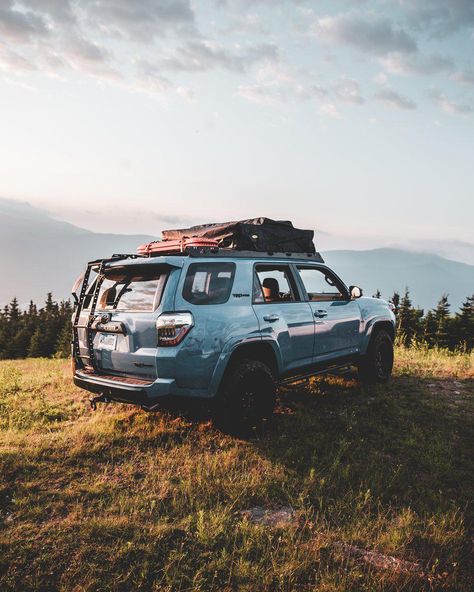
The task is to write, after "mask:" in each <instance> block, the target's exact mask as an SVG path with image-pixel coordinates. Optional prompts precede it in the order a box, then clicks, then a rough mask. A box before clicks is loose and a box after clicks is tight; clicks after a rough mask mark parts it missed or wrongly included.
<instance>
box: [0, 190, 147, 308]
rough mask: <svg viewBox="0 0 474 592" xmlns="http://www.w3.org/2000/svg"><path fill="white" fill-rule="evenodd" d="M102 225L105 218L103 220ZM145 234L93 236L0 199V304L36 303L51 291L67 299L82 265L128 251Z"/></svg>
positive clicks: (24, 204) (18, 203) (28, 206)
mask: <svg viewBox="0 0 474 592" xmlns="http://www.w3.org/2000/svg"><path fill="white" fill-rule="evenodd" d="M103 225H104V228H107V220H106V219H104V224H103ZM150 240H153V238H152V237H149V236H141V235H120V234H99V233H94V232H90V231H88V230H84V229H83V228H78V227H77V226H74V225H72V224H68V223H67V222H60V221H58V220H54V219H53V218H51V217H50V216H49V215H48V214H47V212H44V211H43V210H39V209H37V208H34V207H32V206H30V205H29V204H27V203H21V202H17V201H12V200H6V199H1V198H0V305H4V304H5V303H6V302H8V301H10V300H11V299H12V298H13V296H16V297H17V298H18V300H19V301H20V303H21V304H23V305H24V304H26V303H27V302H28V301H29V300H30V299H32V300H34V301H36V302H42V301H43V300H44V298H45V295H46V293H47V292H50V291H52V292H53V296H54V297H55V298H57V299H60V298H68V297H69V296H70V287H71V286H72V284H73V283H74V280H75V279H76V278H77V276H79V274H80V273H82V271H83V270H84V263H85V262H87V261H91V260H92V259H98V258H100V257H107V256H109V255H111V254H112V253H127V252H128V253H134V252H135V251H136V248H137V245H139V244H141V243H144V242H148V241H150Z"/></svg>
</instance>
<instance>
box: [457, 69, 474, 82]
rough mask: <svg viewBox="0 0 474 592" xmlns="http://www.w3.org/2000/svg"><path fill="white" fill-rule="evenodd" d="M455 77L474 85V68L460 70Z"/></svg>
mask: <svg viewBox="0 0 474 592" xmlns="http://www.w3.org/2000/svg"><path fill="white" fill-rule="evenodd" d="M453 78H454V80H457V81H458V82H460V83H461V84H467V85H474V70H460V71H459V72H456V74H454V76H453Z"/></svg>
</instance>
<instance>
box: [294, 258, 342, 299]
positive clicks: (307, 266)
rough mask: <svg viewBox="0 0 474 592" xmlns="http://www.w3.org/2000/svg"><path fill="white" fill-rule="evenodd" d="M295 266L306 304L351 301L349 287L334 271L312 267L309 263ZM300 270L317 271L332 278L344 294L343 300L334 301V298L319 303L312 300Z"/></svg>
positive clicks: (323, 267)
mask: <svg viewBox="0 0 474 592" xmlns="http://www.w3.org/2000/svg"><path fill="white" fill-rule="evenodd" d="M293 266H294V268H295V273H296V275H297V279H298V282H299V285H300V289H301V291H302V293H303V296H304V299H305V301H306V302H312V303H316V302H345V301H350V300H351V296H350V293H349V289H348V287H347V286H346V284H345V283H344V282H343V281H342V280H341V278H340V277H339V276H338V275H337V274H335V273H334V271H332V269H329V267H325V266H324V265H311V264H307V263H301V264H300V263H293ZM299 269H316V270H317V271H319V272H321V273H323V274H324V275H328V276H329V277H331V278H332V279H333V280H334V283H335V284H336V287H337V288H338V289H339V290H340V292H341V294H342V299H341V300H334V299H333V298H331V299H328V300H319V301H316V300H311V299H310V298H309V296H308V291H307V290H306V286H305V285H304V282H303V278H302V277H301V274H300V273H299V271H298V270H299ZM341 288H342V289H341Z"/></svg>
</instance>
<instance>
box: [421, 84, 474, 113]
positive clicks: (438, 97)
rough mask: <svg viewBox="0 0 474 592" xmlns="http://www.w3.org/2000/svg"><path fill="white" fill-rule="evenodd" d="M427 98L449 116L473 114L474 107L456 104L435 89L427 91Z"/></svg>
mask: <svg viewBox="0 0 474 592" xmlns="http://www.w3.org/2000/svg"><path fill="white" fill-rule="evenodd" d="M428 96H429V97H431V98H432V99H433V100H434V101H435V103H437V105H438V106H439V107H440V108H441V109H442V110H443V111H444V112H445V113H448V114H449V115H470V114H471V113H473V112H474V107H473V106H472V105H469V104H467V103H456V102H454V101H452V100H450V99H448V98H447V96H446V95H445V94H443V93H442V92H440V91H439V90H437V89H431V90H430V91H428Z"/></svg>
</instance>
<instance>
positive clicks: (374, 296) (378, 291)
mask: <svg viewBox="0 0 474 592" xmlns="http://www.w3.org/2000/svg"><path fill="white" fill-rule="evenodd" d="M372 298H382V294H381V293H380V290H377V291H376V292H375V294H374V295H373V296H372Z"/></svg>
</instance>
